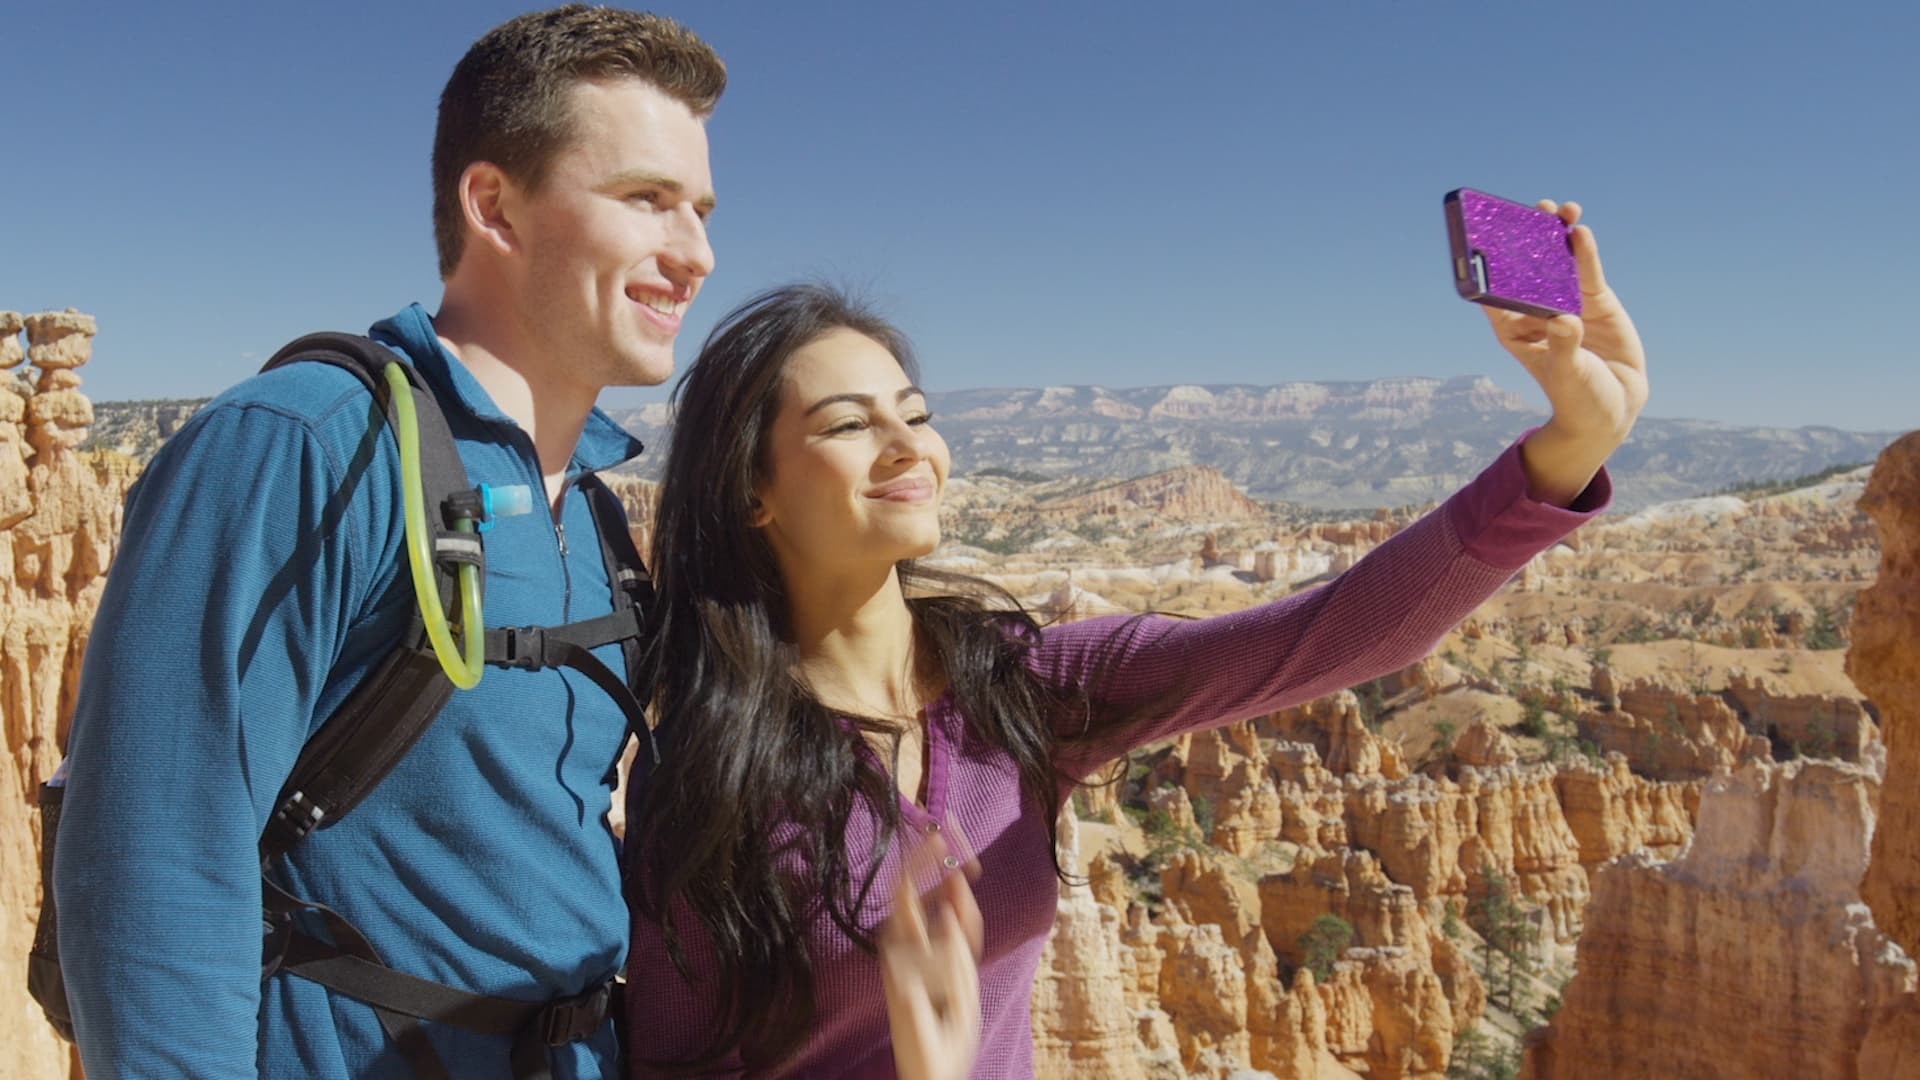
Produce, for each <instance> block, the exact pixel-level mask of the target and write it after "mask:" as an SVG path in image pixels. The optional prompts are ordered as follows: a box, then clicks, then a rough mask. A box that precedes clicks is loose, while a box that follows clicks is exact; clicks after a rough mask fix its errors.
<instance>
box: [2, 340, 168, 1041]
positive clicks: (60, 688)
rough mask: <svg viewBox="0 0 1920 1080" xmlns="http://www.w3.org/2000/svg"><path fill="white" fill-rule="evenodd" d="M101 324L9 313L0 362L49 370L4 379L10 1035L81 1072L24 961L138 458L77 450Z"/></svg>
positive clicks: (5, 983) (88, 415)
mask: <svg viewBox="0 0 1920 1080" xmlns="http://www.w3.org/2000/svg"><path fill="white" fill-rule="evenodd" d="M22 330H24V331H25V332H26V339H27V345H26V348H24V349H23V348H22V347H21V344H20V333H21V331H22ZM94 332H95V326H94V321H93V319H92V318H91V317H89V316H86V315H82V314H80V313H78V312H76V311H73V310H72V309H69V310H67V311H60V312H42V313H40V314H36V315H28V316H25V317H22V316H21V315H19V314H17V313H15V312H10V311H5V312H0V371H7V370H10V369H13V368H15V367H17V366H18V365H19V364H20V363H21V362H22V361H23V360H27V361H30V362H31V364H32V366H33V367H34V368H35V369H37V371H38V374H37V376H36V377H34V378H33V379H32V380H31V381H28V380H22V379H12V380H9V382H8V383H0V730H3V731H4V733H5V747H6V759H5V760H4V761H0V898H3V899H4V903H0V911H4V913H5V914H4V916H0V1045H5V1046H7V1047H8V1048H9V1051H8V1053H9V1055H10V1057H11V1059H12V1065H13V1068H14V1069H15V1070H16V1071H15V1072H14V1073H13V1075H20V1076H35V1077H55V1076H67V1075H69V1074H71V1075H73V1076H76V1077H77V1076H78V1075H79V1071H80V1070H79V1063H78V1058H77V1055H76V1054H75V1053H74V1052H73V1048H72V1047H71V1046H69V1045H67V1044H66V1043H64V1042H61V1041H60V1040H59V1038H58V1037H57V1036H55V1035H54V1033H53V1031H52V1029H51V1028H49V1027H47V1025H46V1023H45V1021H44V1020H43V1019H42V1018H41V1015H40V1007H39V1006H38V1005H37V1004H35V1003H34V1002H33V1001H32V999H30V998H29V997H28V996H27V994H26V981H27V976H26V961H27V952H28V947H29V945H30V944H31V943H32V941H33V930H34V924H35V921H36V919H37V918H38V916H39V912H40V874H39V865H40V862H39V860H40V821H39V815H38V814H37V813H36V811H35V807H36V806H37V805H38V803H39V786H40V784H41V782H42V781H44V780H46V779H47V778H48V777H50V776H52V775H53V771H54V768H55V767H56V766H57V765H58V764H59V761H60V747H61V745H62V743H63V742H64V740H65V736H66V728H67V724H68V723H69V722H70V721H71V720H72V715H73V701H74V692H75V688H76V686H77V685H78V681H79V668H80V659H81V656H82V655H83V654H84V652H85V650H86V644H87V638H88V634H89V630H90V627H91V624H92V621H93V612H94V610H95V609H96V608H97V607H98V605H99V600H100V591H101V589H102V588H104V586H105V581H106V578H105V574H106V568H107V565H108V563H109V562H110V561H111V560H112V557H113V548H114V545H115V543H116V542H117V540H118V538H119V535H120V508H121V503H122V502H123V501H124V499H125V495H126V490H127V487H128V486H129V485H131V483H132V481H133V478H134V476H135V475H136V473H137V468H138V467H137V465H136V464H135V463H134V462H133V461H132V460H131V459H129V458H126V457H124V456H123V455H120V454H116V453H112V452H105V453H82V452H79V451H77V450H76V448H77V447H78V446H79V445H80V444H81V443H82V442H83V441H84V440H85V438H86V435H87V425H88V424H89V423H90V422H91V420H92V418H93V409H92V406H91V404H90V403H89V402H88V401H87V399H86V397H85V396H84V395H82V394H81V393H80V391H79V387H80V384H81V379H80V374H79V369H80V368H81V367H82V366H83V365H85V364H86V363H87V360H88V359H89V358H90V356H91V352H92V342H93V336H94Z"/></svg>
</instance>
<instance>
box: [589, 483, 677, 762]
mask: <svg viewBox="0 0 1920 1080" xmlns="http://www.w3.org/2000/svg"><path fill="white" fill-rule="evenodd" d="M580 486H581V489H582V490H584V491H585V492H586V494H587V505H588V506H589V507H590V508H591V509H592V510H593V526H594V532H595V533H597V534H599V537H600V558H601V560H602V561H604V562H605V563H606V565H607V581H608V583H609V584H611V585H612V586H613V605H614V610H615V611H616V612H618V611H623V610H624V611H628V612H630V613H631V615H632V618H633V622H634V627H635V630H636V633H635V634H634V636H633V637H630V638H626V639H623V640H622V641H621V642H620V649H621V653H622V654H623V655H624V656H625V657H626V661H627V685H628V686H629V687H630V688H632V691H633V696H634V698H635V699H636V700H637V701H638V703H639V705H640V707H641V709H642V710H644V709H645V708H646V706H647V705H648V704H649V703H650V702H651V701H652V700H653V686H652V684H651V680H650V677H649V676H648V675H647V673H646V662H647V657H646V643H647V641H648V640H650V639H651V636H652V635H651V630H652V626H651V622H650V620H651V617H652V614H653V611H654V603H653V576H652V575H651V574H649V573H647V564H646V563H645V562H644V561H643V560H642V559H641V558H640V552H639V550H638V549H637V548H635V547H634V544H633V533H632V532H630V531H629V530H628V528H627V511H626V508H625V507H624V506H622V505H621V503H620V497H619V496H617V495H615V494H614V493H613V491H612V490H611V489H610V488H608V487H607V485H606V483H605V482H604V481H602V480H601V479H600V477H599V476H597V475H595V474H593V473H588V474H586V475H585V476H583V477H581V479H580ZM634 734H635V735H638V736H639V737H640V738H641V739H642V740H643V741H645V742H646V744H647V753H648V756H649V757H650V758H651V759H652V764H654V765H656V766H657V765H659V764H660V744H659V741H658V740H657V739H655V738H654V736H653V728H652V727H651V726H650V725H647V724H644V723H643V724H641V725H639V726H637V727H635V728H634Z"/></svg>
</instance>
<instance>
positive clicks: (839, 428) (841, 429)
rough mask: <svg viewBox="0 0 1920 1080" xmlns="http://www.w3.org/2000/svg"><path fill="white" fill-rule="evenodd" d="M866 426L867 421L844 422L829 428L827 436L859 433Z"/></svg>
mask: <svg viewBox="0 0 1920 1080" xmlns="http://www.w3.org/2000/svg"><path fill="white" fill-rule="evenodd" d="M866 426H867V422H866V421H865V420H842V421H840V422H839V423H837V424H835V425H833V426H832V427H830V428H828V429H827V434H829V435H845V434H847V433H849V432H854V431H859V430H861V429H863V428H865V427H866Z"/></svg>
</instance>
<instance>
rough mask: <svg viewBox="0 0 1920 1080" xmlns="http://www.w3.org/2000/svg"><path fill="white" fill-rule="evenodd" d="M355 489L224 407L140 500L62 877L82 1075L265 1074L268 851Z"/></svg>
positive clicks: (76, 750) (193, 433)
mask: <svg viewBox="0 0 1920 1080" xmlns="http://www.w3.org/2000/svg"><path fill="white" fill-rule="evenodd" d="M341 481H342V476H341V475H340V471H339V469H338V468H337V467H336V465H335V463H334V462H333V461H332V460H331V459H330V458H329V455H328V454H327V453H326V450H325V448H324V447H323V446H322V445H321V444H320V441H319V440H318V439H317V438H316V436H315V435H314V433H313V431H312V429H311V428H310V426H309V425H308V423H307V422H306V421H304V420H302V419H300V418H297V417H294V416H291V415H286V414H283V413H281V412H279V411H277V410H275V409H273V408H271V407H267V406H261V405H237V404H226V405H216V406H215V407H214V408H212V409H211V410H210V411H208V412H207V413H205V414H203V416H202V417H200V418H197V419H196V422H195V423H193V424H190V425H189V426H188V427H187V428H185V429H183V430H182V431H181V432H180V433H179V434H178V435H176V436H175V437H174V438H173V439H172V440H169V442H168V443H167V445H166V446H165V447H164V448H163V449H162V450H161V452H160V454H158V455H157V456H156V457H155V458H154V460H153V462H152V463H151V464H150V465H149V467H148V469H147V470H146V472H145V474H144V475H143V476H142V478H141V480H140V481H139V482H138V483H137V484H136V485H135V487H134V489H133V491H132V492H131V493H130V494H129V497H128V504H127V511H126V515H125V525H124V529H123V533H122V537H121V542H120V548H119V551H118V552H117V553H116V555H115V559H114V563H113V567H112V571H111V573H110V574H109V576H108V581H107V585H106V589H105V592H104V595H103V597H102V600H101V605H100V609H99V613H98V615H97V616H96V618H95V621H94V630H93V634H92V637H91V639H90V642H89V645H88V649H87V656H86V659H85V664H84V668H83V670H82V678H81V684H80V691H79V697H78V700H77V703H76V707H75V715H74V723H73V728H72V736H71V740H70V745H69V748H68V763H69V768H70V772H69V776H68V780H67V792H66V798H65V804H64V810H63V815H62V819H61V822H60V832H59V837H58V843H57V844H56V849H55V861H54V867H53V881H54V890H55V896H56V901H57V903H58V904H59V911H60V923H59V928H60V951H61V956H62V969H63V971H64V974H65V977H66V980H67V988H68V998H69V1002H70V1004H71V1006H72V1009H73V1015H74V1023H75V1027H76V1029H77V1040H76V1041H77V1042H78V1044H79V1047H80V1052H81V1057H82V1060H83V1063H84V1065H85V1068H86V1071H87V1074H88V1075H89V1076H100V1077H116V1076H140V1077H194V1078H196V1080H219V1078H227V1077H253V1076H255V1075H257V1073H256V1069H257V1062H256V1058H257V1053H258V1051H257V1042H258V1014H259V1008H260V962H261V923H260V862H259V857H258V854H257V845H258V841H259V836H260V831H261V828H262V826H263V824H264V822H265V820H266V816H267V814H268V813H269V811H270V808H271V803H272V802H273V800H274V798H275V796H276V795H277V794H278V793H279V790H280V787H281V785H282V784H283V783H284V782H285V781H286V778H287V776H288V774H289V773H290V772H291V770H292V766H293V763H294V760H295V759H296V758H297V756H298V755H299V751H300V748H301V746H302V744H303V743H304V741H305V740H306V738H307V735H308V731H309V727H310V724H311V722H312V718H313V716H314V714H315V710H316V703H317V701H318V698H319V697H320V695H321V694H322V692H323V688H324V687H325V684H326V681H327V676H328V672H329V669H330V668H331V667H332V665H333V663H334V660H335V658H336V657H337V656H338V655H339V653H340V650H341V646H342V640H343V633H344V630H345V628H346V625H347V624H348V622H349V621H350V616H351V612H352V611H354V610H355V609H356V607H357V603H356V602H355V601H354V600H352V599H351V596H352V594H353V593H354V592H355V589H356V588H357V586H356V583H355V582H354V581H353V580H352V577H351V569H352V565H353V562H354V559H353V557H352V556H353V552H352V550H350V549H352V548H353V546H354V544H355V541H354V540H353V538H352V537H351V536H350V535H348V533H347V532H346V531H345V529H344V525H343V523H344V521H345V520H348V519H351V518H353V517H354V515H350V514H346V513H344V512H343V507H342V506H341V505H340V504H341V502H342V501H343V496H341V495H340V493H341V492H342V491H343V490H351V488H352V485H348V486H347V487H345V488H343V486H342V483H341ZM359 516H360V517H361V518H362V519H364V517H365V515H359Z"/></svg>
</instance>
